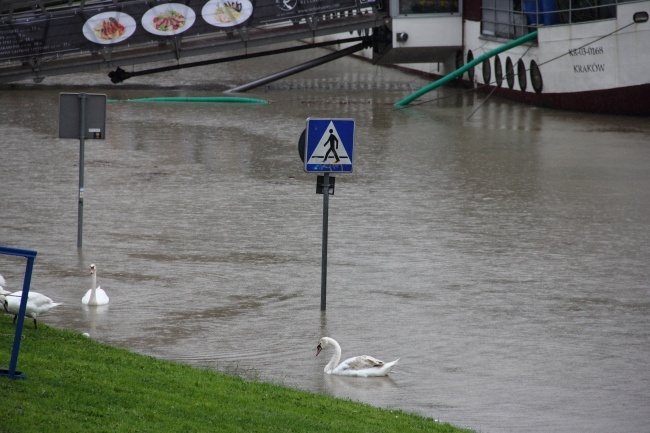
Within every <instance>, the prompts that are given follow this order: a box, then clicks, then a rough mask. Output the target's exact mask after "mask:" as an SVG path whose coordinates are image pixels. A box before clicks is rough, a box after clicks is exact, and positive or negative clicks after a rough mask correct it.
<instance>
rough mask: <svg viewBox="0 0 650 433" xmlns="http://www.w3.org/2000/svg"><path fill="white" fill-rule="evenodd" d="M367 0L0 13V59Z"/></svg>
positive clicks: (216, 0) (150, 4)
mask: <svg viewBox="0 0 650 433" xmlns="http://www.w3.org/2000/svg"><path fill="white" fill-rule="evenodd" d="M367 2H368V0H208V1H206V0H189V1H187V0H185V1H183V3H181V2H173V1H172V2H163V1H146V2H145V1H143V2H135V3H129V4H123V5H119V4H118V5H115V4H109V5H106V3H104V4H103V5H99V4H97V5H95V6H93V2H92V1H86V2H85V4H84V6H83V7H81V6H78V5H77V6H76V7H70V8H69V11H70V13H69V14H66V13H65V11H66V9H65V7H61V8H60V9H58V10H57V11H56V14H47V15H45V14H40V15H39V14H38V13H37V12H32V13H30V14H29V15H20V14H15V15H14V16H12V17H11V18H10V19H7V17H2V16H0V61H11V60H14V61H15V60H20V59H25V58H33V57H42V56H49V55H62V54H66V53H71V52H79V51H97V50H98V49H101V47H102V46H106V45H115V44H124V45H130V44H133V45H135V44H142V43H150V42H151V41H152V40H156V39H159V38H165V37H174V36H179V35H187V36H192V35H202V34H208V33H211V32H219V31H228V30H229V29H230V30H232V28H233V27H237V26H259V25H263V24H267V23H272V22H276V21H285V20H292V21H297V20H300V19H301V18H304V17H306V16H309V15H314V14H321V13H330V12H338V11H345V10H351V9H356V8H358V7H360V6H367V5H366V4H363V3H367Z"/></svg>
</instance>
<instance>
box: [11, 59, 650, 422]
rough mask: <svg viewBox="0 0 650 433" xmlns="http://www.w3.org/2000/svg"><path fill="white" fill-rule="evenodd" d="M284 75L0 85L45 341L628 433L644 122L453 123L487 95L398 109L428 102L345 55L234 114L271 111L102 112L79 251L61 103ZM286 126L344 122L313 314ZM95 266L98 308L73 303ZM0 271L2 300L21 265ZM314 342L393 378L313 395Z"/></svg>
mask: <svg viewBox="0 0 650 433" xmlns="http://www.w3.org/2000/svg"><path fill="white" fill-rule="evenodd" d="M299 61H302V59H298V58H297V57H295V56H288V57H278V58H274V59H264V60H262V61H259V60H258V61H256V62H237V63H233V64H228V65H219V66H216V67H211V68H199V69H196V70H187V71H178V72H174V73H170V74H159V75H156V76H151V77H139V78H137V79H132V80H129V82H127V83H125V85H122V86H109V85H107V84H105V83H106V81H107V80H106V77H105V74H104V73H101V74H87V75H84V76H83V77H82V78H81V79H82V80H83V81H84V82H88V83H94V85H93V86H92V87H85V86H77V85H74V83H76V82H78V81H79V80H80V78H79V77H60V78H57V79H55V80H46V82H45V83H44V85H39V86H35V85H29V84H24V85H21V86H17V87H14V88H10V87H5V88H2V89H0V98H1V100H2V104H1V105H0V124H1V125H2V126H1V127H2V134H3V137H2V140H3V141H2V145H0V185H1V189H0V190H1V198H2V205H1V207H0V244H2V245H10V246H16V247H23V248H31V249H36V250H38V256H37V259H36V266H35V272H34V278H33V285H32V288H33V290H36V291H41V292H44V293H47V294H48V295H51V296H52V297H53V298H55V299H56V300H57V301H63V302H65V304H64V305H63V306H61V307H59V308H58V309H57V310H55V311H53V312H52V313H51V314H49V315H48V316H45V317H43V322H44V323H48V324H52V325H55V326H59V327H65V328H69V329H74V330H78V331H79V332H89V333H90V334H91V336H92V337H93V338H96V339H98V340H100V341H104V342H106V343H109V344H114V345H118V346H123V347H128V348H130V349H132V350H135V351H138V352H141V353H146V354H150V355H154V356H159V357H163V358H168V359H173V360H177V361H180V362H187V363H191V364H193V365H196V366H199V367H206V368H211V369H217V370H221V371H228V372H233V373H236V374H241V375H243V376H245V377H249V378H260V379H263V380H269V381H273V382H277V383H282V384H285V385H289V386H294V387H299V388H302V389H307V390H312V391H316V392H324V393H328V394H332V395H335V396H337V397H342V398H352V399H356V400H361V401H364V402H367V403H370V404H374V405H378V406H382V407H389V408H401V409H405V410H407V411H413V412H417V413H420V414H423V415H425V416H430V417H433V418H437V419H441V420H444V421H449V422H453V423H456V424H459V425H462V426H467V427H471V428H474V429H477V430H479V431H485V432H507V431H521V432H523V431H526V432H548V431H571V432H590V433H591V432H608V433H609V432H612V431H629V432H639V431H647V426H648V425H649V424H650V417H649V415H648V411H647V408H648V407H649V406H650V392H649V391H648V390H649V389H650V371H649V369H648V364H647V359H648V357H649V356H650V353H649V347H650V345H649V344H648V343H649V339H650V333H649V329H650V327H649V325H650V323H649V319H648V317H650V316H649V314H648V313H649V311H648V310H649V308H650V298H649V295H650V290H649V289H650V284H649V277H648V271H647V263H649V262H650V247H649V245H650V239H649V237H650V235H649V233H650V230H649V229H650V206H649V205H648V203H650V174H649V173H650V172H648V169H647V168H648V166H649V165H650V152H649V151H648V147H647V146H648V144H647V143H648V142H649V140H648V139H649V138H650V127H649V126H648V123H647V121H646V119H638V118H618V117H605V116H590V115H583V114H575V113H563V112H556V111H546V110H541V109H535V108H531V107H525V106H521V105H516V104H511V103H508V102H505V101H502V100H497V99H490V100H488V101H487V102H486V103H485V104H484V105H483V107H482V108H480V109H479V110H478V111H476V112H475V113H474V111H475V110H476V108H477V107H478V104H480V103H483V102H484V100H483V98H484V97H483V96H480V95H475V94H473V93H457V91H456V90H448V89H445V90H443V91H441V92H440V93H435V94H431V96H428V97H427V98H429V100H430V102H429V103H426V104H423V105H418V106H415V107H412V108H410V109H408V110H395V109H394V108H393V106H392V104H393V103H394V102H395V101H397V100H399V99H401V98H402V97H404V96H405V95H406V94H408V93H409V92H411V91H412V90H415V89H417V88H419V87H421V86H422V85H424V84H425V83H426V81H425V80H424V79H422V78H419V77H414V76H407V75H404V74H402V73H400V72H398V71H395V70H388V69H384V68H377V67H374V66H371V65H368V64H365V63H362V62H359V61H357V60H354V59H342V60H338V61H336V62H332V63H330V64H328V65H326V66H324V67H321V68H318V69H316V70H312V71H308V72H305V73H302V74H299V75H296V76H294V77H290V78H287V79H285V80H282V81H280V82H277V83H274V84H271V85H268V86H265V87H264V88H261V89H257V90H256V91H254V92H252V93H253V94H252V95H251V96H258V97H263V98H267V99H269V100H271V101H272V104H270V105H267V106H240V105H235V106H234V105H206V104H190V105H187V104H138V103H132V102H124V101H121V102H111V103H109V104H108V115H107V139H106V140H104V141H93V140H88V141H86V146H87V147H86V192H85V209H84V246H83V248H82V249H81V250H77V248H76V230H77V227H76V222H77V221H76V218H77V186H78V165H77V164H78V151H79V150H78V142H75V141H74V140H60V139H58V138H56V137H57V127H58V123H57V122H58V117H57V116H58V94H59V92H61V91H72V92H79V91H87V92H92V93H106V94H107V95H108V97H109V98H111V99H116V100H125V99H132V98H137V97H146V96H162V95H191V96H193V95H205V94H206V93H207V94H215V93H217V94H218V93H219V92H221V91H222V90H225V89H227V88H230V87H233V86H235V85H238V84H242V83H245V82H247V81H251V80H253V79H257V78H259V77H260V76H262V75H265V74H267V73H271V72H275V71H277V70H280V69H283V68H285V67H286V66H287V65H289V64H295V63H298V62H299ZM441 96H445V97H444V98H441V99H437V98H439V97H441ZM425 99H426V98H425ZM472 113H474V114H472ZM307 117H325V118H328V117H344V118H354V119H355V120H356V122H357V134H356V143H355V154H356V161H355V171H354V173H352V174H349V175H339V176H337V178H338V179H337V183H336V195H335V196H334V197H332V199H331V201H330V230H329V232H330V240H329V272H328V298H327V299H328V304H327V312H326V313H321V312H320V311H319V305H320V298H319V297H320V253H321V245H320V242H321V222H322V196H319V195H316V194H315V185H314V184H315V179H314V177H315V176H314V175H312V174H305V173H304V172H303V170H302V165H301V163H300V161H299V159H298V155H297V140H298V137H299V136H300V133H301V132H302V130H303V129H304V127H305V119H306V118H307ZM91 262H94V263H97V265H98V272H99V274H98V282H99V284H101V286H102V287H103V288H105V289H106V290H107V292H108V293H109V296H110V297H111V303H110V305H108V306H106V307H102V308H88V307H84V306H82V305H81V303H80V299H81V297H82V296H83V294H84V293H85V291H86V290H87V289H88V285H89V284H90V275H89V273H88V267H89V265H90V263H91ZM0 269H1V271H0V273H2V274H3V275H4V276H5V277H6V278H7V280H8V282H9V284H10V289H15V290H18V288H19V287H20V281H21V278H22V274H23V272H24V263H23V261H22V260H18V259H16V258H11V257H2V256H0ZM31 332H33V331H32V330H31V329H26V331H25V333H26V335H27V338H29V333H31ZM322 335H329V336H332V337H334V338H336V339H337V340H339V342H340V343H341V345H342V347H343V352H344V353H343V356H352V355H356V354H361V353H368V354H371V355H375V356H377V357H380V358H384V359H386V360H392V359H394V358H397V357H401V358H402V360H401V361H400V365H399V368H398V369H397V370H396V371H395V373H394V374H393V375H391V377H388V378H384V379H377V380H359V379H351V378H338V377H327V376H324V375H323V373H322V369H323V367H324V365H325V363H326V362H327V353H324V354H321V355H320V356H319V357H317V358H316V357H315V347H316V344H317V342H318V339H319V338H320V336H322ZM2 353H5V352H2ZM323 356H325V357H324V358H323Z"/></svg>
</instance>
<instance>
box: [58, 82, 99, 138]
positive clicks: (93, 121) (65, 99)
mask: <svg viewBox="0 0 650 433" xmlns="http://www.w3.org/2000/svg"><path fill="white" fill-rule="evenodd" d="M82 95H83V96H85V98H84V99H85V102H84V105H85V110H84V113H85V115H84V125H83V129H84V137H83V138H88V139H93V138H94V139H104V138H106V95H99V94H93V93H61V94H60V95H59V138H76V139H81V137H80V132H81V127H82V125H81V124H80V122H81V99H82Z"/></svg>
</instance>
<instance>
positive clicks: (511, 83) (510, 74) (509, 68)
mask: <svg viewBox="0 0 650 433" xmlns="http://www.w3.org/2000/svg"><path fill="white" fill-rule="evenodd" d="M506 81H507V82H508V87H509V88H510V89H512V88H513V87H515V68H514V67H513V65H512V60H510V57H508V58H506Z"/></svg>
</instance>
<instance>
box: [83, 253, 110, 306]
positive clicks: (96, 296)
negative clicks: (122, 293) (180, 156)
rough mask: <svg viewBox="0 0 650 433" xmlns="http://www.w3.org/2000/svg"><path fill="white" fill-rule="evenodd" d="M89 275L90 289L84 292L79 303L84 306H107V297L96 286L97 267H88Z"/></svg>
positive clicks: (92, 265)
mask: <svg viewBox="0 0 650 433" xmlns="http://www.w3.org/2000/svg"><path fill="white" fill-rule="evenodd" d="M90 274H91V275H92V283H91V285H90V289H88V291H87V292H86V294H85V295H84V297H83V298H81V303H82V304H84V305H106V304H108V295H107V294H106V292H105V291H104V290H103V289H102V288H101V287H100V286H98V285H97V266H95V264H94V263H93V264H91V265H90Z"/></svg>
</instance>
